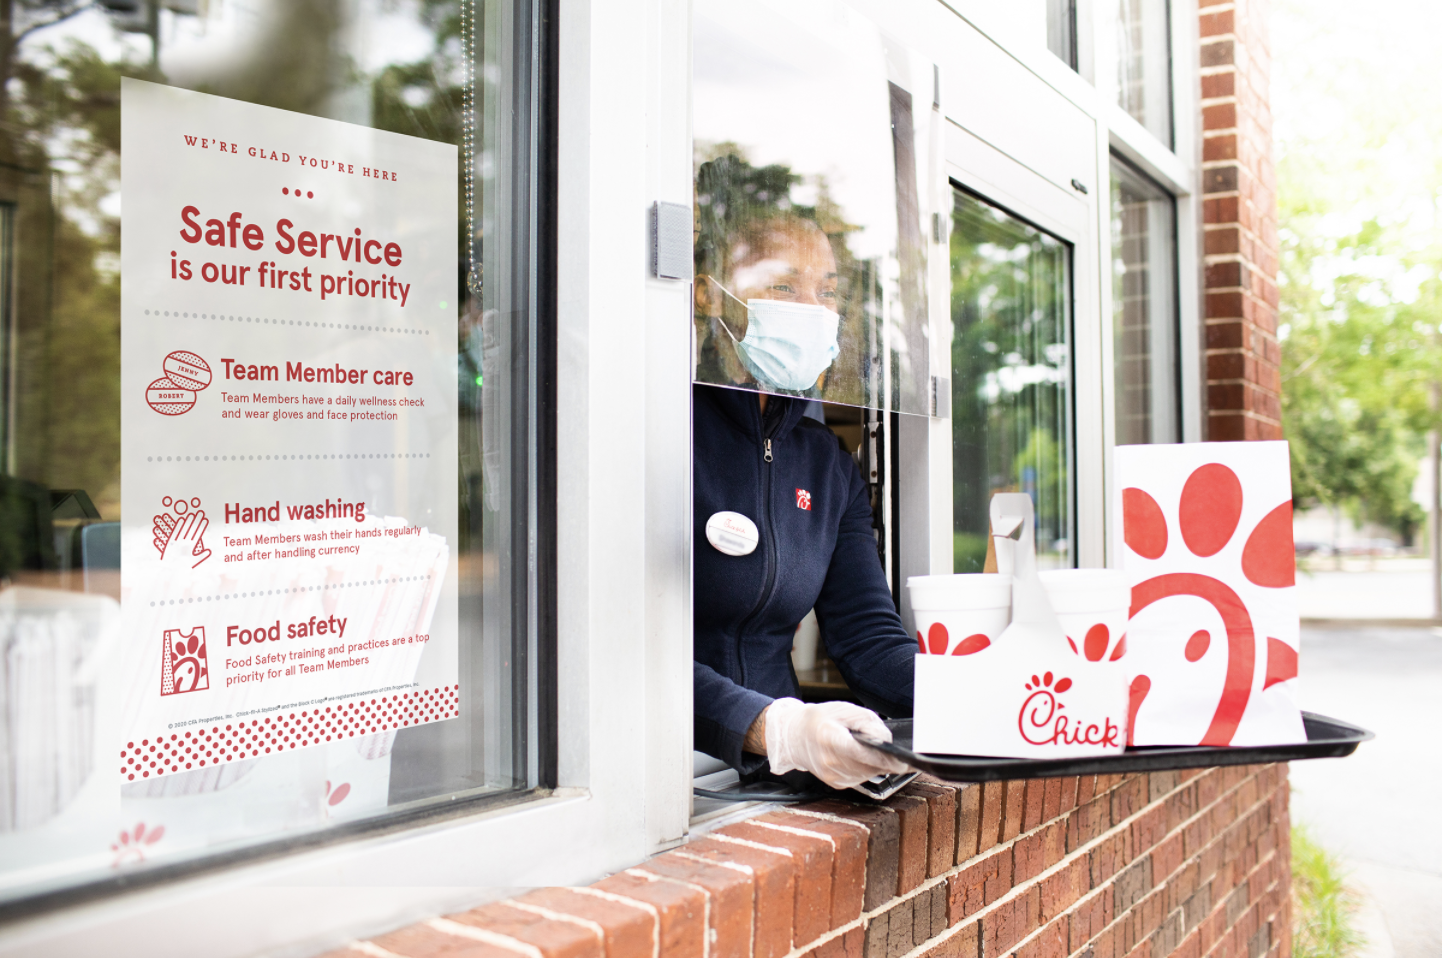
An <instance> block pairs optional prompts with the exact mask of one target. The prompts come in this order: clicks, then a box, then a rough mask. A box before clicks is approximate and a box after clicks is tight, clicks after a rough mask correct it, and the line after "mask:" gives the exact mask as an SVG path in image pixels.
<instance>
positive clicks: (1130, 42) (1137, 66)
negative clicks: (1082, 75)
mask: <svg viewBox="0 0 1446 958" xmlns="http://www.w3.org/2000/svg"><path fill="white" fill-rule="evenodd" d="M1119 4H1120V6H1119V11H1118V13H1117V15H1116V19H1115V37H1116V41H1115V53H1116V56H1117V60H1116V62H1117V64H1118V67H1119V77H1118V82H1119V102H1120V108H1121V109H1122V110H1124V111H1125V112H1126V113H1128V114H1129V115H1130V116H1132V117H1134V118H1135V119H1136V120H1138V121H1139V122H1140V125H1141V126H1143V127H1144V128H1145V129H1147V130H1149V131H1150V132H1151V133H1153V134H1154V135H1155V138H1156V139H1158V140H1159V141H1160V142H1161V143H1164V144H1165V145H1166V146H1169V147H1171V148H1173V147H1174V145H1175V133H1174V119H1173V115H1172V110H1171V105H1170V89H1171V84H1170V4H1169V0H1119Z"/></svg>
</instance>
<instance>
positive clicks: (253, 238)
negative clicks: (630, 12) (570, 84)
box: [0, 0, 551, 903]
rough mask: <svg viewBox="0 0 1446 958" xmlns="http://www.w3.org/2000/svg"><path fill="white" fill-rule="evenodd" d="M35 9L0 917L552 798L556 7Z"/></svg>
mask: <svg viewBox="0 0 1446 958" xmlns="http://www.w3.org/2000/svg"><path fill="white" fill-rule="evenodd" d="M13 6H14V10H13V19H11V18H8V17H7V18H6V19H5V20H4V22H3V24H0V30H3V31H5V34H4V36H3V37H0V40H3V42H4V43H5V45H6V49H7V50H11V49H12V47H11V46H10V44H11V43H12V42H14V43H16V46H14V48H13V52H12V53H11V54H10V55H9V56H7V58H6V59H5V61H4V66H3V69H5V70H7V71H8V73H7V74H6V75H5V76H4V77H3V78H0V81H3V84H0V89H3V90H4V93H5V95H4V97H3V98H0V113H3V117H4V122H3V124H0V429H3V444H0V466H3V475H0V903H4V902H16V901H19V900H26V899H28V900H32V901H35V900H38V899H39V898H40V897H43V896H45V895H47V894H50V893H64V892H66V891H67V890H68V889H71V888H74V887H75V886H77V885H83V884H96V883H101V884H103V883H106V882H110V881H119V880H124V881H126V882H128V883H133V882H134V881H135V880H136V879H137V878H138V877H141V878H142V880H146V879H145V878H144V876H147V875H149V876H154V877H156V878H161V877H165V876H166V875H169V874H177V873H178V872H179V870H178V869H176V868H173V867H171V866H176V865H181V864H185V863H192V862H195V861H197V860H199V859H206V858H208V857H210V856H214V855H217V854H219V853H223V852H224V853H227V854H228V855H229V856H234V855H235V854H237V853H241V854H250V853H257V854H259V853H261V852H262V851H263V850H264V851H265V852H266V853H275V852H276V851H277V850H278V849H280V848H283V847H285V844H284V843H286V842H290V841H292V840H294V839H296V838H298V837H301V836H312V837H315V836H318V835H321V836H325V835H326V834H327V833H337V834H339V832H338V831H337V829H338V827H339V826H343V825H348V826H351V827H350V828H349V831H351V832H355V831H356V829H357V827H359V826H360V827H365V824H366V823H369V822H383V821H387V820H394V819H395V818H396V817H397V816H398V815H402V814H415V813H416V812H417V811H419V810H421V809H425V808H426V807H428V806H432V805H446V806H448V807H457V805H458V803H460V802H467V801H487V800H490V799H491V798H492V797H494V796H502V795H504V794H506V793H515V792H516V791H517V790H519V789H525V788H528V787H531V786H534V785H536V784H538V783H539V781H546V779H547V776H548V775H549V774H550V773H549V771H548V761H549V759H548V758H547V756H548V755H550V754H551V751H550V749H549V748H548V746H547V743H544V742H541V741H540V740H539V736H538V734H537V731H536V730H537V729H538V728H539V727H544V728H548V727H551V722H550V721H548V720H547V719H546V717H545V716H543V715H541V714H540V713H539V706H538V703H537V696H538V695H539V694H540V693H539V691H538V690H539V689H544V690H545V689H546V688H547V687H548V686H549V681H548V679H547V678H546V676H545V675H542V674H541V673H540V672H539V668H540V667H539V664H538V663H539V662H540V661H545V660H547V650H548V648H549V647H550V646H549V645H548V640H547V636H545V635H543V636H540V635H539V626H538V622H539V621H540V620H541V619H542V618H545V617H544V616H542V615H541V612H540V610H539V603H540V602H542V601H543V600H542V598H541V595H542V594H543V592H544V591H545V585H546V582H547V581H548V577H549V575H550V573H549V572H548V568H549V566H548V562H549V561H550V560H549V558H548V557H549V555H550V549H551V545H550V539H549V538H548V535H547V533H546V529H547V528H550V520H549V518H548V516H549V514H550V513H549V510H550V508H551V506H550V504H549V503H548V502H547V501H546V500H545V499H544V498H542V497H540V496H539V495H538V489H537V482H536V481H535V479H534V477H536V476H542V475H548V474H550V468H551V467H550V464H549V460H547V459H546V457H547V456H548V455H550V453H549V452H548V449H549V446H548V444H547V443H539V442H538V438H537V437H538V435H539V432H540V431H542V430H545V429H546V427H547V420H546V418H545V416H544V415H543V412H542V411H541V409H542V407H541V406H540V405H539V404H540V402H542V400H540V399H539V385H538V384H539V382H540V381H542V380H543V374H544V372H545V369H546V363H547V360H546V356H547V355H548V353H547V341H548V333H547V330H548V329H550V328H551V327H550V323H551V320H550V318H549V316H548V313H547V305H546V303H545V302H542V301H541V300H540V298H539V297H540V295H541V294H540V293H539V290H543V289H546V288H548V282H547V280H546V277H540V276H539V272H538V271H539V268H540V266H539V264H540V263H541V262H542V261H543V260H544V259H545V257H543V256H542V254H541V251H542V250H543V249H545V248H546V243H545V240H544V233H543V232H542V231H543V230H545V229H547V226H546V220H545V218H544V217H543V213H545V209H546V207H545V206H539V205H538V204H537V202H536V198H537V197H538V196H540V195H545V194H546V193H547V192H548V191H549V190H550V189H551V187H550V186H549V185H548V184H546V183H544V182H542V181H541V179H540V177H541V176H542V173H541V171H542V170H544V169H547V168H549V166H550V164H548V163H546V162H545V161H544V156H543V150H544V148H545V136H544V133H545V131H543V130H542V129H541V128H539V126H538V125H537V124H538V122H539V121H538V119H537V117H539V116H545V115H546V111H540V110H538V109H537V108H536V104H537V101H538V98H539V95H540V94H539V77H543V76H546V75H547V73H546V71H545V70H543V69H542V67H541V65H540V64H539V62H538V61H537V59H536V57H537V53H536V52H535V51H537V50H541V49H548V48H549V47H548V45H547V44H545V43H541V42H539V41H540V37H541V33H540V31H541V30H542V26H541V24H542V22H543V20H542V17H541V11H540V9H539V6H540V5H538V4H535V3H534V2H533V0H453V2H444V0H388V2H380V3H379V2H376V0H334V2H317V3H312V2H306V3H302V2H296V0H249V2H247V3H214V2H213V3H206V2H201V3H196V2H194V0H193V2H188V3H185V2H155V0H151V2H142V3H139V4H135V3H132V4H124V3H100V4H93V5H84V4H60V3H54V4H52V3H24V4H14V5H13ZM77 7H79V8H80V9H79V11H78V12H77V11H76V10H75V8H77ZM138 81H145V82H138ZM157 104H161V105H164V104H173V105H175V110H176V111H177V112H172V113H168V112H167V110H166V109H157V108H156V105H157ZM178 117H180V118H186V119H177V118H178ZM192 121H195V122H192ZM171 122H174V123H176V124H179V126H178V127H177V128H176V129H174V130H173V129H172V128H171V127H168V126H166V124H167V123H171ZM185 124H191V125H190V126H187V125H185ZM156 130H160V131H162V132H163V133H164V134H165V135H164V136H162V135H155V136H150V135H149V132H148V131H156ZM266 130H273V131H277V135H275V136H271V137H264V136H262V135H261V134H262V133H263V132H264V131H266ZM172 134H174V135H172ZM123 144H124V145H123ZM123 152H124V155H123ZM383 159H384V160H385V161H383ZM123 167H124V170H125V173H124V179H123V177H122V168H123ZM198 170H199V171H201V172H197V171H198ZM210 171H214V172H210ZM196 177H205V179H204V181H203V182H202V181H199V180H198V181H197V182H200V183H201V185H200V186H199V187H197V186H195V185H194V184H193V183H192V180H193V179H194V178H196ZM177 184H191V185H184V186H182V185H177ZM184 190H190V191H191V192H192V193H194V196H193V197H185V198H183V197H181V196H180V193H181V192H182V191H184ZM187 204H189V205H187ZM188 210H189V211H190V212H187V211H188ZM288 244H289V245H288ZM168 254H169V255H168ZM217 280H219V282H218V281H217ZM123 284H124V287H123ZM168 284H172V285H168ZM138 291H139V292H138ZM122 330H124V336H123V335H122ZM152 340H154V341H155V342H154V343H153V342H152ZM156 343H162V344H165V348H166V349H170V350H172V351H171V352H169V353H167V352H165V350H164V349H162V350H161V351H160V352H155V351H154V350H152V349H151V347H152V346H154V345H155V344H156ZM137 357H139V358H137ZM252 380H256V381H254V382H253V381H252ZM134 382H139V383H140V386H139V387H138V389H132V388H130V387H131V385H132V384H133V383H134ZM147 407H149V408H147ZM135 417H139V418H135ZM146 417H152V418H146ZM167 430H169V431H167ZM157 484H159V485H157ZM152 486H156V487H157V488H158V489H171V488H174V490H175V491H174V492H173V493H171V494H170V495H167V496H165V497H164V499H162V498H161V497H160V496H159V495H157V497H156V500H157V501H155V502H151V501H150V500H149V498H147V496H148V495H149V493H148V491H147V490H149V489H150V488H151V487H152ZM123 490H124V492H123ZM323 680H325V682H326V683H328V684H325V685H322V684H318V683H321V682H322V681H323ZM243 706H244V707H243ZM147 710H151V711H147ZM157 710H158V711H157ZM137 714H140V715H150V716H160V715H164V716H167V717H168V719H167V720H166V721H165V722H164V724H163V725H159V726H157V728H156V731H154V732H153V733H152V734H151V735H150V736H149V740H148V741H147V740H141V737H140V735H139V734H137V735H135V736H134V738H135V739H136V740H135V741H128V740H127V737H128V734H129V733H128V732H127V731H126V730H130V729H135V728H139V727H140V726H139V725H137V724H136V722H135V716H136V715H137ZM157 721H160V720H157ZM118 757H119V761H117V758H118Z"/></svg>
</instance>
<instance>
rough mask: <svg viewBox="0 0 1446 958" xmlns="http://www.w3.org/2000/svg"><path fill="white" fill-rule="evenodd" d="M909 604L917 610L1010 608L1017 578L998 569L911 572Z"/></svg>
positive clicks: (908, 583)
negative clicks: (955, 572) (951, 573)
mask: <svg viewBox="0 0 1446 958" xmlns="http://www.w3.org/2000/svg"><path fill="white" fill-rule="evenodd" d="M907 585H908V587H909V603H910V604H911V605H912V606H913V607H914V608H915V609H995V608H1006V607H1008V605H1009V597H1010V591H1011V587H1012V585H1013V580H1012V579H1011V578H1010V577H1009V576H1007V575H999V574H998V573H994V572H964V573H959V574H957V575H911V576H909V578H908V582H907Z"/></svg>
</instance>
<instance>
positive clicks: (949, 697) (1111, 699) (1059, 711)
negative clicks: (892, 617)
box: [914, 493, 1126, 758]
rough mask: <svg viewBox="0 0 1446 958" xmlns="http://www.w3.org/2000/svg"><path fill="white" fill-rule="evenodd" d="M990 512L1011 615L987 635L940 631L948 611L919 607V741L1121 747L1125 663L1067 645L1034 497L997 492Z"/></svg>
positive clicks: (1106, 750) (993, 748) (1053, 749)
mask: <svg viewBox="0 0 1446 958" xmlns="http://www.w3.org/2000/svg"><path fill="white" fill-rule="evenodd" d="M989 515H990V528H991V530H992V532H993V534H994V544H995V551H996V554H997V555H998V557H999V568H1000V574H1001V575H1011V576H1012V577H1013V581H1012V586H1011V589H1012V595H1011V599H1012V601H1011V618H1010V623H1009V625H1008V626H1007V627H1006V628H1005V629H1004V631H1003V632H1002V633H1000V634H999V636H998V638H997V639H993V640H990V639H989V638H988V636H987V635H985V634H979V635H970V636H944V635H939V634H938V629H939V627H941V626H944V627H947V624H948V623H949V622H950V621H951V618H950V614H949V613H948V611H947V610H940V609H921V608H915V610H914V621H915V622H916V623H917V624H918V627H919V629H920V636H921V638H920V650H921V654H920V655H917V656H915V657H914V748H915V750H917V751H919V752H931V753H942V754H953V755H991V756H1001V757H1006V758H1070V757H1078V756H1091V755H1112V754H1116V753H1119V752H1122V751H1123V750H1124V747H1125V710H1126V697H1125V675H1124V672H1123V669H1122V662H1121V661H1120V660H1118V659H1114V660H1111V659H1109V658H1105V657H1096V658H1097V659H1098V660H1093V661H1092V660H1089V659H1087V658H1086V657H1084V656H1081V655H1080V654H1079V653H1078V651H1076V650H1072V649H1071V648H1070V644H1069V639H1068V638H1066V636H1065V633H1064V630H1063V629H1062V628H1061V627H1060V623H1059V619H1058V618H1057V617H1056V615H1055V613H1054V610H1053V609H1052V608H1051V607H1050V604H1049V600H1048V598H1047V597H1046V594H1045V591H1044V585H1043V583H1041V582H1040V580H1039V573H1038V571H1037V570H1036V568H1035V557H1034V506H1033V502H1032V500H1031V499H1030V498H1029V496H1027V495H1023V494H1019V493H1000V494H997V495H995V496H994V498H993V499H992V500H991V502H990V505H989ZM956 631H968V630H967V629H958V628H956ZM926 635H927V636H929V639H928V641H926V640H925V639H923V638H922V636H926ZM936 636H937V637H938V638H939V639H940V641H935V639H936ZM936 649H937V650H938V652H937V654H936V653H935V650H936Z"/></svg>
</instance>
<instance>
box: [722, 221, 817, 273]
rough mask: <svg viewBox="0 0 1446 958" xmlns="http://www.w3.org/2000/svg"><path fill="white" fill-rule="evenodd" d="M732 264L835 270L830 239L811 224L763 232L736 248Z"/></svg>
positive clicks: (778, 226) (738, 244)
mask: <svg viewBox="0 0 1446 958" xmlns="http://www.w3.org/2000/svg"><path fill="white" fill-rule="evenodd" d="M733 252H734V257H733V261H734V263H735V264H738V265H744V264H747V265H758V266H763V265H765V264H767V265H769V266H774V267H777V266H779V265H783V266H787V267H792V268H794V269H806V268H809V267H813V268H819V267H824V266H826V268H827V270H828V271H829V272H832V271H833V263H834V256H833V249H832V248H831V247H830V246H829V243H828V237H826V236H824V234H823V231H822V230H820V229H819V228H818V227H816V226H812V224H809V225H804V224H798V225H783V224H779V225H777V226H774V227H771V228H769V229H765V230H760V231H759V232H758V233H756V234H754V235H753V236H751V237H748V238H746V239H741V240H740V241H739V242H738V243H737V245H735V246H734V250H733Z"/></svg>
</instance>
